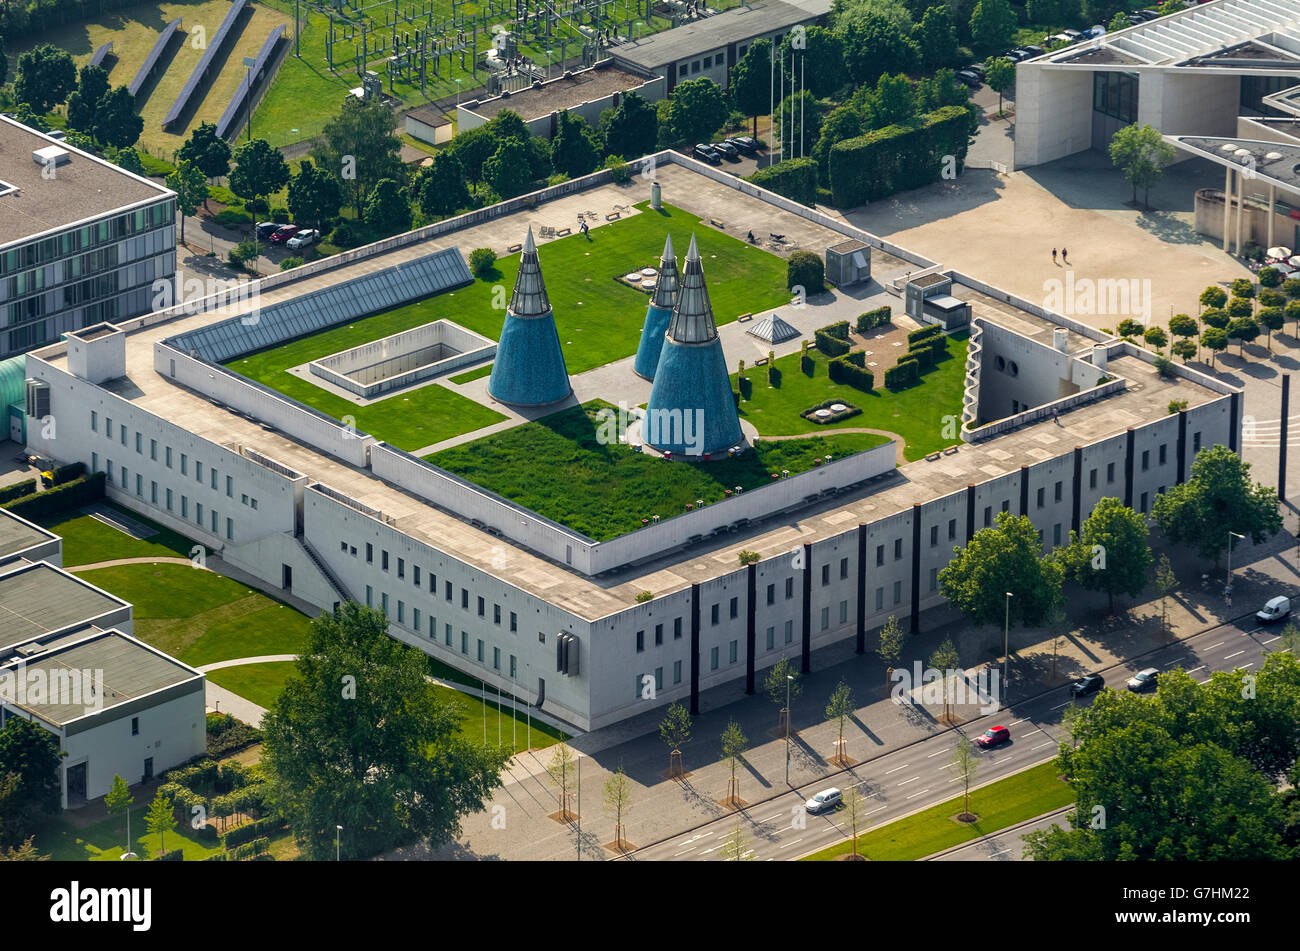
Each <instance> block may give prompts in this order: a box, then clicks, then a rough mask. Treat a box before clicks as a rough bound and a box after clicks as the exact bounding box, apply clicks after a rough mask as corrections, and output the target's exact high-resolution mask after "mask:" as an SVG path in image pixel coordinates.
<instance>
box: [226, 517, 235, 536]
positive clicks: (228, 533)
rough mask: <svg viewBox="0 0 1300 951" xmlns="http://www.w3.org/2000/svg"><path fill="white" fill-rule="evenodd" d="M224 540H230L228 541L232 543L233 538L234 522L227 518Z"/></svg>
mask: <svg viewBox="0 0 1300 951" xmlns="http://www.w3.org/2000/svg"><path fill="white" fill-rule="evenodd" d="M226 538H227V539H230V540H232V541H233V540H234V538H235V521H234V519H229V518H228V519H226Z"/></svg>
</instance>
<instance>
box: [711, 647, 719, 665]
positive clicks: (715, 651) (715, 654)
mask: <svg viewBox="0 0 1300 951" xmlns="http://www.w3.org/2000/svg"><path fill="white" fill-rule="evenodd" d="M717 669H718V649H717V648H716V647H713V648H710V650H709V670H717Z"/></svg>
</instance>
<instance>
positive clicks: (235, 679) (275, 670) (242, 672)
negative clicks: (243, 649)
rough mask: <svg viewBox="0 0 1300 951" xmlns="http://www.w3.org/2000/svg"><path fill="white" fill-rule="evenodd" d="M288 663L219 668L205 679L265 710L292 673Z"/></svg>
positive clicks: (289, 661)
mask: <svg viewBox="0 0 1300 951" xmlns="http://www.w3.org/2000/svg"><path fill="white" fill-rule="evenodd" d="M294 667H295V663H294V661H291V660H280V661H272V662H271V663H269V664H243V665H241V666H239V667H222V668H221V669H220V670H214V671H212V672H210V673H209V674H208V680H210V681H212V682H213V683H214V684H216V685H217V686H218V687H225V688H226V689H227V690H229V691H230V692H231V693H234V694H238V695H239V696H241V697H243V698H244V699H245V700H248V701H250V702H252V703H255V704H257V705H258V706H259V707H262V708H263V709H265V710H269V709H270V708H271V707H272V705H273V704H274V703H275V698H276V697H278V696H280V692H281V691H282V690H284V685H285V683H286V682H287V681H288V679H289V678H290V677H291V676H292V675H293V673H294Z"/></svg>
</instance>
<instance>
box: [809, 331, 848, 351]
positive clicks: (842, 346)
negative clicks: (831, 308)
mask: <svg viewBox="0 0 1300 951" xmlns="http://www.w3.org/2000/svg"><path fill="white" fill-rule="evenodd" d="M845 326H846V328H847V326H848V325H847V324H846V325H845ZM827 330H828V328H826V327H823V328H821V329H820V330H816V331H814V332H813V336H814V337H815V338H816V339H817V349H818V350H820V351H821V352H822V353H824V354H826V356H828V357H839V356H843V355H844V354H846V353H848V352H849V344H848V342H847V341H845V340H841V339H840V338H839V337H837V336H835V335H834V334H831V333H828V332H827Z"/></svg>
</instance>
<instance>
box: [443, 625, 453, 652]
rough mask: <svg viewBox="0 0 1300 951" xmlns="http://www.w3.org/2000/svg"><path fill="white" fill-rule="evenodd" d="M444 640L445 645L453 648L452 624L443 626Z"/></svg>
mask: <svg viewBox="0 0 1300 951" xmlns="http://www.w3.org/2000/svg"><path fill="white" fill-rule="evenodd" d="M442 640H443V643H444V644H446V645H447V646H448V647H450V646H451V625H450V624H444V625H443V626H442Z"/></svg>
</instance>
